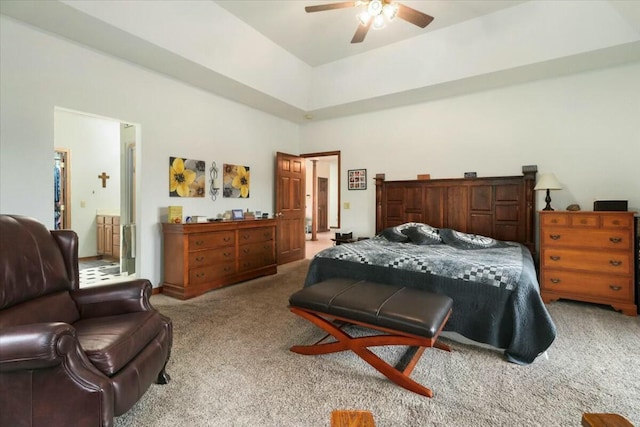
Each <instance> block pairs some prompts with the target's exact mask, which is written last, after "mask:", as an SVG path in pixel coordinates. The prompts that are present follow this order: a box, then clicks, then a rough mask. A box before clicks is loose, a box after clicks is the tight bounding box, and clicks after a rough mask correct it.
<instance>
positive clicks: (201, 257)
mask: <svg viewBox="0 0 640 427" xmlns="http://www.w3.org/2000/svg"><path fill="white" fill-rule="evenodd" d="M196 261H198V262H200V261H204V257H203V256H199V257H196Z"/></svg>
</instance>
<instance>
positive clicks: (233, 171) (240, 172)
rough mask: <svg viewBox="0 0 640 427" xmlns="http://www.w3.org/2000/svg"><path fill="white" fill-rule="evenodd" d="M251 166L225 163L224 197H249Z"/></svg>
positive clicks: (223, 177) (223, 178)
mask: <svg viewBox="0 0 640 427" xmlns="http://www.w3.org/2000/svg"><path fill="white" fill-rule="evenodd" d="M249 181H250V173H249V166H238V165H227V164H225V165H224V174H223V176H222V197H231V198H236V199H237V198H242V199H247V198H249Z"/></svg>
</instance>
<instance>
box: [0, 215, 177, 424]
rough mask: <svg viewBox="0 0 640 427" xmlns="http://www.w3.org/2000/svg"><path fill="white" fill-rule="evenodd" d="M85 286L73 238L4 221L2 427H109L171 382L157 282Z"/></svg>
mask: <svg viewBox="0 0 640 427" xmlns="http://www.w3.org/2000/svg"><path fill="white" fill-rule="evenodd" d="M79 284H80V279H79V270H78V236H77V235H76V233H75V232H73V231H71V230H54V231H49V230H48V229H47V228H46V227H45V226H44V225H43V224H41V223H40V222H38V221H36V220H35V219H33V218H28V217H24V216H15V215H0V426H12V427H17V426H34V427H37V426H47V427H56V426H60V427H68V426H74V427H80V426H105V427H108V426H112V425H113V420H114V416H118V415H122V414H124V413H125V412H127V411H128V410H129V409H131V407H132V406H133V405H134V404H135V403H136V402H137V401H138V400H139V399H140V397H142V395H143V394H144V393H145V392H146V391H147V389H148V388H149V386H150V385H151V384H152V383H154V382H156V383H159V384H165V383H167V381H168V380H169V377H168V375H166V373H165V367H166V364H167V361H168V360H169V354H170V352H171V345H172V340H173V335H172V324H171V320H170V319H169V318H167V317H165V316H163V315H161V314H160V313H159V312H158V311H156V310H155V309H154V308H153V307H152V306H151V304H150V302H149V298H150V296H151V283H150V282H149V281H148V280H143V279H136V280H130V281H127V282H124V283H118V284H113V285H102V286H97V287H89V288H83V289H80V288H79Z"/></svg>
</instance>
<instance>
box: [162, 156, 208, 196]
mask: <svg viewBox="0 0 640 427" xmlns="http://www.w3.org/2000/svg"><path fill="white" fill-rule="evenodd" d="M204 172H205V162H203V161H201V160H191V159H185V158H182V157H169V196H170V197H204V194H205V190H204V182H205V179H204Z"/></svg>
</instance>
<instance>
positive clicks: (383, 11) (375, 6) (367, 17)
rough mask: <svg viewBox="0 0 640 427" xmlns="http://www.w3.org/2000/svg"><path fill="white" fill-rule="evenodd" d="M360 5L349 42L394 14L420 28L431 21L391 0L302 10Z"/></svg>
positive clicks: (366, 0)
mask: <svg viewBox="0 0 640 427" xmlns="http://www.w3.org/2000/svg"><path fill="white" fill-rule="evenodd" d="M360 6H364V10H363V11H362V12H361V13H359V14H358V21H359V22H360V24H359V25H358V28H357V30H356V33H355V34H354V35H353V38H352V39H351V43H361V42H362V41H363V40H364V38H365V36H366V35H367V32H368V31H369V28H371V27H372V26H373V28H374V29H380V28H383V27H384V26H385V23H386V20H392V19H394V18H395V17H396V16H397V17H398V18H400V19H404V20H405V21H407V22H410V23H412V24H414V25H417V26H418V27H420V28H424V27H426V26H427V25H429V23H431V21H433V16H429V15H427V14H426V13H422V12H420V11H417V10H415V9H413V8H410V7H409V6H405V5H403V4H401V3H398V2H396V1H393V0H358V1H344V2H339V3H329V4H322V5H318V6H307V7H305V8H304V10H305V11H306V12H307V13H311V12H321V11H324V10H333V9H344V8H347V7H360Z"/></svg>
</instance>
